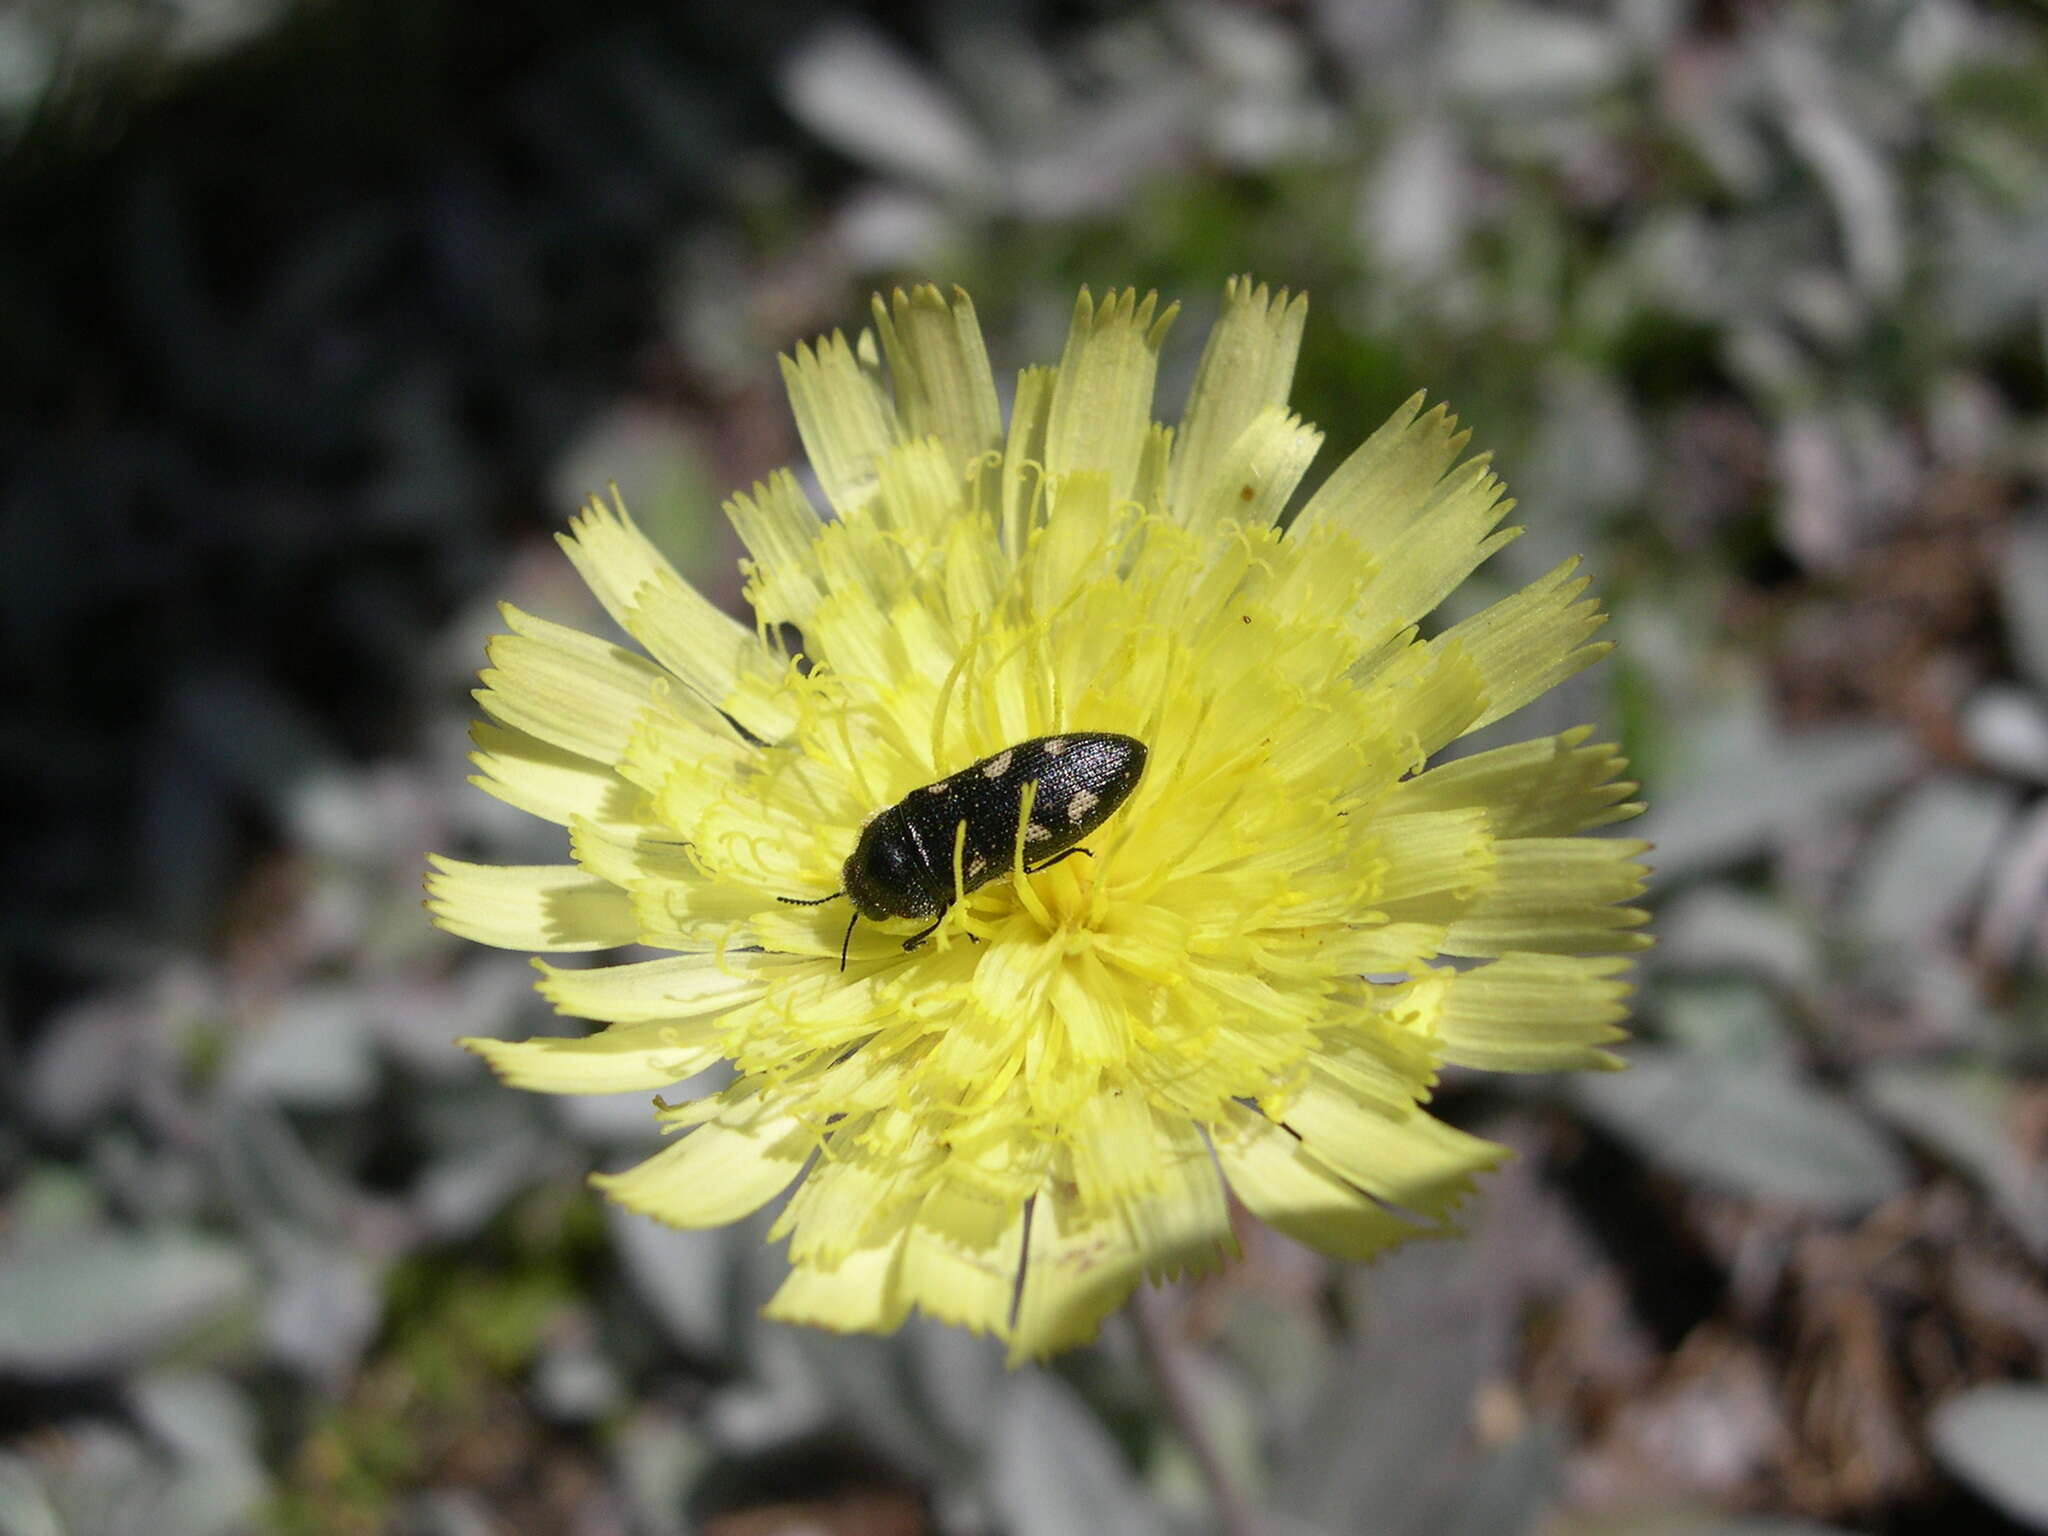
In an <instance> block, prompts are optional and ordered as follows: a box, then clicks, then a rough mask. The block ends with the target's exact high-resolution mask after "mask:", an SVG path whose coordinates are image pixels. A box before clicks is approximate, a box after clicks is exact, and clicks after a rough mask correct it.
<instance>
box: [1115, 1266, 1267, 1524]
mask: <svg viewBox="0 0 2048 1536" xmlns="http://www.w3.org/2000/svg"><path fill="white" fill-rule="evenodd" d="M1131 1316H1132V1318H1133V1320H1134V1321H1135V1322H1136V1324H1137V1329H1138V1348H1139V1352H1140V1353H1141V1354H1142V1355H1143V1356H1144V1359H1145V1372H1146V1374H1147V1375H1148V1376H1150V1377H1151V1378H1152V1386H1153V1389H1154V1390H1155V1391H1156V1392H1158V1394H1159V1396H1160V1399H1161V1401H1162V1402H1164V1404H1165V1405H1166V1411H1167V1413H1168V1414H1170V1415H1171V1416H1172V1418H1173V1422H1174V1426H1175V1428H1177V1429H1178V1430H1179V1431H1180V1437H1181V1439H1182V1440H1183V1441H1185V1442H1186V1444H1187V1448H1188V1450H1189V1452H1190V1453H1191V1454H1192V1455H1193V1456H1194V1458H1195V1465H1196V1466H1198V1467H1200V1468H1201V1471H1202V1481H1203V1482H1204V1483H1205V1484H1207V1485H1208V1489H1209V1504H1210V1507H1211V1508H1212V1509H1213V1510H1214V1511H1215V1514H1216V1526H1217V1529H1218V1531H1220V1532H1221V1533H1222V1536H1262V1532H1263V1530H1264V1527H1263V1526H1262V1525H1261V1524H1260V1523H1259V1519H1258V1517H1257V1516H1256V1515H1254V1514H1253V1513H1252V1507H1251V1504H1250V1502H1249V1501H1248V1500H1247V1499H1246V1498H1245V1495H1244V1490H1243V1489H1242V1488H1240V1487H1239V1486H1238V1485H1237V1481H1236V1479H1235V1478H1233V1477H1232V1476H1231V1475H1230V1469H1229V1468H1227V1467H1225V1466H1224V1464H1223V1458H1222V1457H1221V1456H1219V1455H1218V1454H1217V1452H1216V1442H1215V1441H1214V1439H1213V1438H1211V1436H1210V1434H1209V1428H1208V1425H1207V1424H1205V1423H1204V1422H1203V1420H1202V1413H1201V1407H1200V1405H1199V1404H1198V1403H1197V1402H1196V1401H1195V1391H1194V1384H1193V1383H1192V1382H1191V1381H1190V1380H1189V1378H1188V1369H1187V1358H1188V1357H1187V1349H1186V1345H1185V1344H1184V1342H1183V1341H1182V1339H1181V1337H1180V1334H1179V1332H1178V1331H1177V1330H1176V1329H1175V1327H1174V1320H1173V1318H1172V1317H1170V1316H1169V1315H1168V1301H1167V1294H1166V1292H1164V1291H1162V1290H1157V1289H1155V1288H1154V1287H1152V1286H1149V1285H1142V1286H1140V1287H1138V1293H1137V1295H1136V1296H1135V1297H1133V1298H1132V1303H1131Z"/></svg>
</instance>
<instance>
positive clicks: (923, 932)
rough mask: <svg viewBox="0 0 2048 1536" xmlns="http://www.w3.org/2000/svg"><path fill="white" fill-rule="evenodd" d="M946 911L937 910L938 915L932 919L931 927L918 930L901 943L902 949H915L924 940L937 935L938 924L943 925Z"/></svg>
mask: <svg viewBox="0 0 2048 1536" xmlns="http://www.w3.org/2000/svg"><path fill="white" fill-rule="evenodd" d="M946 911H947V909H946V908H944V907H941V908H939V915H938V916H937V917H935V918H933V919H932V922H931V926H930V927H929V928H923V929H920V930H919V931H918V932H916V933H913V934H912V935H911V936H910V937H909V938H907V939H905V940H904V941H903V947H904V948H905V949H915V948H917V946H918V945H920V944H922V943H923V942H924V941H925V940H926V939H928V938H930V937H931V936H932V935H933V934H935V933H937V932H938V931H939V924H941V923H943V922H944V921H945V920H946Z"/></svg>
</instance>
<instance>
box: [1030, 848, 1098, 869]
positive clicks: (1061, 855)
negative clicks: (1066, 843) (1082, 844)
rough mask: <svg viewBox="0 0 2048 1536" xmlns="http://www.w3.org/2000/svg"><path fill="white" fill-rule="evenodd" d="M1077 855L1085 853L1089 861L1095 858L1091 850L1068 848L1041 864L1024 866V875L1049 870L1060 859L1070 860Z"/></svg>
mask: <svg viewBox="0 0 2048 1536" xmlns="http://www.w3.org/2000/svg"><path fill="white" fill-rule="evenodd" d="M1077 853H1085V854H1087V855H1088V857H1089V858H1091V859H1092V858H1094V857H1095V854H1094V851H1093V850H1092V849H1088V848H1069V849H1068V850H1067V851H1066V852H1065V853H1056V854H1054V855H1053V856H1052V857H1051V858H1049V859H1047V860H1046V861H1045V862H1044V863H1043V864H1026V865H1025V866H1024V873H1025V874H1027V875H1035V874H1037V873H1038V872H1039V871H1040V870H1041V869H1051V868H1052V867H1053V865H1055V864H1057V863H1059V861H1060V860H1061V859H1071V858H1072V857H1073V856H1074V855H1075V854H1077Z"/></svg>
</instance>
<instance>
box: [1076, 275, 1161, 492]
mask: <svg viewBox="0 0 2048 1536" xmlns="http://www.w3.org/2000/svg"><path fill="white" fill-rule="evenodd" d="M1158 303H1159V296H1158V295H1157V294H1147V295H1146V296H1145V297H1144V298H1143V299H1140V298H1139V297H1138V294H1137V290H1136V289H1134V288H1126V289H1125V290H1124V291H1123V292H1122V293H1111V294H1109V295H1107V296H1106V297H1105V298H1104V299H1103V301H1102V303H1101V304H1100V305H1097V304H1096V303H1095V302H1094V301H1093V300H1092V299H1091V298H1090V297H1089V295H1088V290H1087V289H1085V288H1083V289H1082V290H1081V296H1080V298H1079V299H1078V300H1076V301H1075V304H1074V322H1073V326H1072V328H1071V329H1069V330H1068V332H1067V345H1066V350H1065V351H1064V352H1062V353H1061V354H1060V368H1059V375H1058V377H1057V378H1056V379H1055V380H1054V381H1053V386H1052V404H1051V408H1050V410H1049V411H1048V413H1047V418H1046V444H1045V467H1046V469H1047V470H1048V471H1049V472H1050V473H1052V474H1053V475H1055V476H1058V475H1066V474H1070V473H1072V472H1073V471H1075V470H1086V471H1092V472H1095V473H1099V474H1103V475H1106V476H1107V477H1108V479H1109V494H1110V500H1111V501H1112V502H1113V503H1114V502H1121V501H1125V500H1128V499H1129V498H1130V495H1131V491H1132V488H1133V487H1134V486H1135V485H1136V484H1137V479H1138V460H1139V458H1140V457H1141V456H1142V455H1143V453H1144V451H1145V436H1146V433H1147V431H1148V430H1149V429H1150V427H1151V425H1152V385H1153V381H1154V378H1155V377H1156V375H1157V373H1158V369H1159V345H1160V343H1161V342H1162V341H1164V340H1165V339H1166V332H1167V330H1168V328H1169V327H1170V326H1171V325H1172V324H1173V317H1174V316H1175V315H1176V314H1177V313H1179V310H1180V306H1179V305H1178V304H1169V305H1168V306H1167V307H1166V311H1165V313H1163V314H1161V315H1159V317H1158V318H1157V319H1156V320H1155V319H1154V318H1153V311H1154V310H1155V309H1156V308H1157V307H1158Z"/></svg>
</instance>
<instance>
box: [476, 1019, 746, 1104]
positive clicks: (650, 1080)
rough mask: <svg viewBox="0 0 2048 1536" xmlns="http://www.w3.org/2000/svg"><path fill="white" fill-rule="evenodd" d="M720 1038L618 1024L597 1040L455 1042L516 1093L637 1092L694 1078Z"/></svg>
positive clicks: (695, 1024)
mask: <svg viewBox="0 0 2048 1536" xmlns="http://www.w3.org/2000/svg"><path fill="white" fill-rule="evenodd" d="M720 1039H721V1036H720V1034H719V1032H718V1031H717V1029H716V1027H715V1026H713V1025H711V1024H708V1023H705V1022H703V1021H694V1020H675V1019H654V1020H650V1021H648V1022H646V1023H642V1024H615V1025H613V1026H612V1027H611V1028H610V1029H604V1030H599V1031H598V1032H597V1033H596V1034H594V1035H584V1036H582V1037H580V1038H567V1037H555V1036H548V1035H542V1036H539V1037H537V1038H535V1039H532V1040H486V1039H480V1038H477V1037H471V1038H469V1039H465V1040H459V1041H457V1042H456V1043H457V1044H458V1045H460V1046H462V1047H463V1048H464V1049H465V1050H470V1051H474V1052H476V1054H477V1055H479V1056H481V1057H483V1059H484V1060H485V1061H487V1062H489V1063H490V1065H491V1070H492V1071H494V1072H496V1073H497V1074H498V1076H499V1077H501V1078H503V1079H504V1080H505V1082H506V1083H507V1084H509V1085H510V1086H511V1087H514V1088H525V1089H528V1090H529V1091H531V1092H534V1093H633V1092H637V1091H639V1090H642V1089H655V1088H666V1087H668V1086H669V1085H670V1084H671V1083H679V1082H681V1081H682V1080H683V1079H684V1078H686V1077H694V1076H696V1075H697V1074H698V1073H699V1072H702V1071H703V1070H704V1069H705V1068H706V1067H708V1066H710V1065H711V1064H712V1063H713V1062H715V1061H717V1060H718V1059H719V1056H720V1045H719V1043H720Z"/></svg>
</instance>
